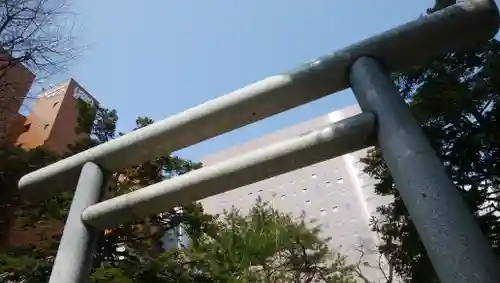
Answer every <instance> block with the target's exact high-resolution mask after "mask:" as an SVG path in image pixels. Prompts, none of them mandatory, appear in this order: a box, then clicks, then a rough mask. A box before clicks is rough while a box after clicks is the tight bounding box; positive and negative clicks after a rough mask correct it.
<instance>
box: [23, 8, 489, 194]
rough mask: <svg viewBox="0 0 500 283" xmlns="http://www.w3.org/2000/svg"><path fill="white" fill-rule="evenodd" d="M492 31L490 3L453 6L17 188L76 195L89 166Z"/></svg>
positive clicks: (119, 162) (224, 127)
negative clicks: (359, 69) (361, 66)
mask: <svg viewBox="0 0 500 283" xmlns="http://www.w3.org/2000/svg"><path fill="white" fill-rule="evenodd" d="M497 30H498V10H497V8H496V5H495V4H494V2H493V1H490V0H472V1H468V2H464V3H458V4H455V5H453V6H450V7H448V8H446V9H443V10H441V11H438V12H436V13H432V14H430V15H426V16H424V17H421V18H419V19H417V20H414V21H411V22H408V23H406V24H404V25H401V26H399V27H397V28H394V29H391V30H388V31H386V32H383V33H381V34H378V35H376V36H373V37H371V38H368V39H365V40H363V41H360V42H358V43H356V44H353V45H350V46H348V47H346V48H344V49H342V50H339V51H337V52H333V53H331V54H329V55H327V56H324V57H321V58H319V59H318V60H315V61H313V62H310V63H308V64H305V65H303V66H302V67H301V68H299V69H297V70H294V71H291V72H287V73H283V74H279V75H275V76H271V77H268V78H265V79H263V80H261V81H259V82H256V83H253V84H251V85H248V86H246V87H243V88H241V89H238V90H236V91H233V92H231V93H228V94H226V95H223V96H221V97H218V98H216V99H213V100H211V101H208V102H206V103H204V104H201V105H199V106H196V107H194V108H191V109H188V110H186V111H184V112H181V113H179V114H177V115H174V116H171V117H169V118H166V119H165V120H162V121H159V122H157V123H154V124H152V125H149V126H147V127H144V128H142V129H139V130H137V131H134V132H131V133H128V134H126V135H124V136H122V137H119V138H117V139H114V140H112V141H109V142H107V143H105V144H102V145H99V146H96V147H94V148H91V149H89V150H86V151H84V152H81V153H78V154H76V155H73V156H71V157H69V158H66V159H63V160H61V161H59V162H56V163H54V164H51V165H49V166H46V167H44V168H42V169H39V170H37V171H35V172H32V173H30V174H27V175H26V176H24V177H23V178H21V180H20V181H19V188H20V189H21V190H23V191H24V192H26V193H29V194H30V195H32V196H35V197H49V196H51V195H52V194H53V192H54V191H56V190H57V189H61V188H63V189H68V188H70V187H74V185H75V184H76V180H77V179H78V176H79V174H80V170H81V168H82V166H83V164H85V163H86V162H88V161H92V162H95V163H97V164H99V165H100V166H102V167H103V168H104V169H106V170H108V171H111V172H114V171H118V170H121V169H124V168H127V167H130V166H133V165H136V164H140V163H142V162H145V161H147V160H150V159H153V158H155V157H158V156H161V155H164V154H165V153H169V152H173V151H176V150H179V149H181V148H184V147H187V146H190V145H193V144H196V143H198V142H200V141H203V140H206V139H208V138H211V137H214V136H217V135H219V134H222V133H225V132H228V131H230V130H233V129H236V128H239V127H242V126H244V125H247V124H250V123H253V122H255V121H258V120H261V119H264V118H266V117H269V116H271V115H274V114H277V113H280V112H283V111H286V110H288V109H291V108H294V107H297V106H300V105H302V104H305V103H307V102H310V101H313V100H316V99H318V98H321V97H324V96H326V95H328V94H330V93H335V92H338V91H340V90H343V89H345V88H347V87H349V82H348V78H347V73H348V70H349V68H350V66H351V65H352V64H353V63H354V61H355V60H356V59H358V58H360V57H362V56H370V57H375V58H377V59H378V61H379V62H381V64H383V65H384V68H385V69H386V70H387V71H390V72H393V71H402V70H406V69H408V68H410V67H412V66H415V65H420V64H423V63H424V62H425V61H427V60H429V58H431V57H432V56H437V55H443V54H445V53H446V52H450V51H453V50H458V49H461V48H465V47H469V46H473V45H475V44H477V43H479V42H484V41H486V40H487V39H489V38H491V37H493V36H494V35H495V33H496V32H497Z"/></svg>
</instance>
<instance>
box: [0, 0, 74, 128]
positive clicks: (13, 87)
mask: <svg viewBox="0 0 500 283" xmlns="http://www.w3.org/2000/svg"><path fill="white" fill-rule="evenodd" d="M72 16H73V15H72V13H71V12H70V11H69V5H68V4H67V3H66V2H65V0H1V1H0V126H2V129H0V134H1V135H4V134H5V131H6V130H7V128H6V123H2V122H5V121H3V120H5V119H7V116H8V115H9V114H16V113H17V112H18V110H19V106H20V105H21V103H22V101H23V100H24V99H25V94H26V92H27V91H28V90H29V87H30V86H31V84H32V80H33V78H32V77H31V76H30V75H28V74H27V73H26V72H24V71H22V69H23V68H21V66H25V67H27V68H28V69H29V70H30V71H31V72H33V74H35V75H36V77H37V79H38V80H43V79H45V78H47V77H49V76H50V75H53V74H55V73H57V72H61V71H63V70H65V68H66V67H67V65H68V63H70V62H71V61H72V60H73V59H75V58H76V56H77V55H78V53H79V50H80V48H79V47H77V46H76V44H75V43H76V40H75V38H74V37H73V35H72V30H71V27H72V26H73V18H72Z"/></svg>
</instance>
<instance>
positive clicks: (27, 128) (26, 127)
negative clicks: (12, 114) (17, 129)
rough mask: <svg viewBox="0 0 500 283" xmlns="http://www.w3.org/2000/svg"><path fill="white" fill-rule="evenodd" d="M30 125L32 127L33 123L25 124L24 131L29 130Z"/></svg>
mask: <svg viewBox="0 0 500 283" xmlns="http://www.w3.org/2000/svg"><path fill="white" fill-rule="evenodd" d="M30 127H31V123H28V124H25V125H24V132H27V131H29V130H30Z"/></svg>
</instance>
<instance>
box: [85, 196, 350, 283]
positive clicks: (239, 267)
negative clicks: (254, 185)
mask: <svg viewBox="0 0 500 283" xmlns="http://www.w3.org/2000/svg"><path fill="white" fill-rule="evenodd" d="M198 212H199V213H195V214H191V215H192V216H193V217H199V218H203V213H202V212H201V211H200V210H199V211H198ZM203 222H204V225H203V227H199V226H198V227H193V226H191V229H188V231H189V232H188V234H189V235H190V238H191V241H190V243H189V245H188V246H187V247H184V248H181V249H177V250H169V251H166V252H164V253H163V254H161V255H159V256H156V257H149V258H143V261H141V266H142V267H143V268H142V269H137V268H130V267H129V263H123V265H124V266H123V268H121V269H116V268H114V269H112V270H108V272H102V269H101V270H99V271H98V272H96V273H94V275H93V280H94V282H95V283H100V282H122V281H120V280H123V282H127V281H126V280H127V279H128V280H131V279H133V282H138V283H141V282H144V283H146V282H157V283H167V282H228V283H229V282H243V283H244V282H338V283H351V282H355V281H354V273H353V267H352V266H349V265H347V264H346V263H345V260H344V258H343V257H342V256H340V255H338V254H334V253H332V252H331V251H330V250H329V249H328V246H327V241H328V240H329V239H322V238H321V236H320V235H319V233H320V227H319V226H316V227H310V225H313V223H306V222H305V221H304V220H303V219H301V220H298V221H296V220H295V219H293V218H292V217H291V216H290V215H288V214H284V213H280V212H278V211H276V210H275V209H273V208H271V207H270V206H269V205H268V203H266V202H263V201H261V200H260V199H259V200H257V202H256V204H255V205H254V207H253V208H252V209H251V210H250V211H249V213H248V214H242V213H241V212H240V211H238V210H236V209H232V210H230V211H225V212H224V213H223V215H222V217H220V216H214V217H211V216H208V217H205V218H204V221H203ZM193 228H194V229H193ZM200 228H202V229H200Z"/></svg>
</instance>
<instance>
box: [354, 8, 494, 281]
mask: <svg viewBox="0 0 500 283" xmlns="http://www.w3.org/2000/svg"><path fill="white" fill-rule="evenodd" d="M454 2H455V1H437V3H436V6H435V7H434V8H433V9H430V10H429V12H434V11H436V10H439V9H440V8H443V7H445V6H448V5H450V4H453V3H454ZM499 71H500V43H499V42H498V41H497V40H496V39H492V40H489V41H488V42H484V44H482V45H481V46H479V47H477V48H474V49H469V50H461V51H459V52H453V53H449V54H447V55H446V56H442V57H437V58H433V60H431V61H430V62H429V63H427V64H425V65H424V66H420V67H418V68H415V69H413V70H412V71H410V72H406V73H402V74H395V76H394V77H395V83H396V85H397V86H398V88H399V90H400V92H401V93H402V95H403V97H404V98H405V99H406V101H408V103H409V107H410V109H411V111H412V112H413V114H414V116H415V117H416V119H417V120H418V122H419V123H420V125H421V126H422V128H423V129H424V132H425V134H426V135H427V137H428V138H429V140H430V142H431V145H432V146H433V148H434V149H435V151H436V152H437V154H438V156H439V157H440V159H441V161H442V163H443V166H444V167H445V168H446V170H447V173H448V175H449V176H450V177H451V179H452V180H453V182H454V184H455V185H456V188H457V190H458V191H459V192H460V193H461V194H462V196H463V198H464V199H465V200H466V202H467V204H468V207H469V209H470V211H471V213H472V214H473V215H474V216H475V217H476V219H477V221H478V223H479V224H480V227H481V229H482V231H483V232H484V234H485V235H486V236H487V237H488V238H489V239H490V240H491V243H492V247H493V248H494V249H495V251H496V252H497V254H499V252H500V250H499V248H498V247H499V241H500V233H499V232H500V230H499V229H500V226H499V218H498V215H499V214H498V211H499V208H500V207H499V179H498V176H499V173H500V172H499V170H500V167H499V166H500V163H499V161H500V124H499V119H500V105H499V103H498V102H499V92H500V72H499ZM363 161H364V162H365V163H366V164H367V167H366V169H365V171H366V172H368V173H369V174H371V175H372V176H373V177H374V178H376V179H377V180H379V181H380V182H379V183H378V185H377V186H376V190H377V192H378V193H379V194H381V195H393V196H394V197H395V200H394V202H392V203H391V204H390V205H387V206H383V207H380V208H379V210H380V212H381V213H382V215H384V216H385V217H386V219H383V218H381V219H379V220H377V221H375V222H374V225H373V228H374V230H375V231H377V232H380V233H381V234H382V237H383V239H384V244H382V245H381V246H380V250H381V252H383V253H384V254H385V255H386V256H387V257H388V258H389V261H390V262H391V264H392V265H393V266H394V268H395V270H396V271H397V272H398V273H399V274H400V275H401V276H402V277H403V278H404V279H405V280H406V282H415V283H417V282H426V283H429V282H438V279H437V277H436V274H435V271H434V270H433V267H432V265H431V263H430V261H429V258H428V256H427V254H426V252H425V249H424V247H423V245H422V243H421V241H420V238H419V236H418V233H417V231H416V230H415V227H414V225H413V222H412V218H411V216H410V215H409V214H408V211H407V209H406V207H405V205H404V202H403V200H402V199H401V197H400V195H399V193H398V191H397V187H396V185H395V184H394V181H393V179H392V176H391V174H390V172H389V171H388V169H387V167H386V164H385V163H384V161H383V159H382V157H381V154H380V151H379V150H378V149H375V150H373V151H371V152H370V153H369V154H368V156H367V157H366V158H365V159H363Z"/></svg>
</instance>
